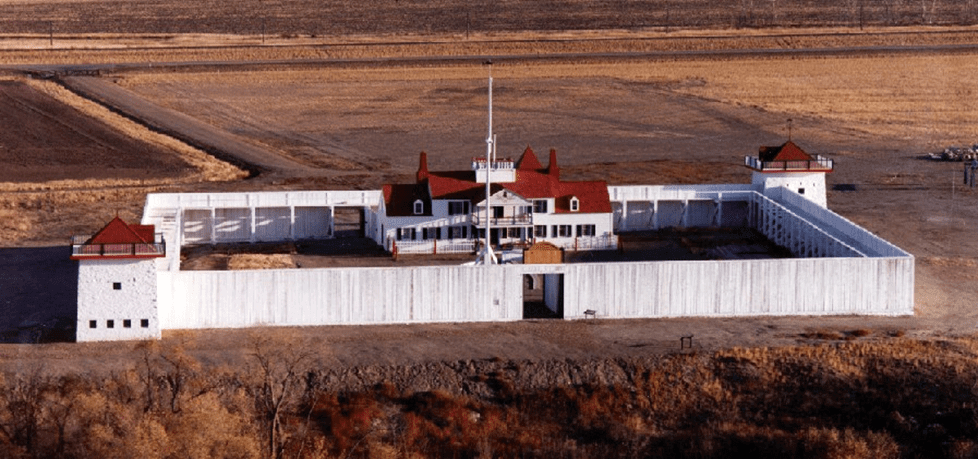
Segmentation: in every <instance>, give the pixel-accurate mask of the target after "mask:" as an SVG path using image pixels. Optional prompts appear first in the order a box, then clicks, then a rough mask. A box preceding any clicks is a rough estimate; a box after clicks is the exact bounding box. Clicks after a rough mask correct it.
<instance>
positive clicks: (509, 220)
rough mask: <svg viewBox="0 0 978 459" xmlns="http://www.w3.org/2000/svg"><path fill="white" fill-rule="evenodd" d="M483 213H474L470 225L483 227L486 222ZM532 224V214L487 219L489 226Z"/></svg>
mask: <svg viewBox="0 0 978 459" xmlns="http://www.w3.org/2000/svg"><path fill="white" fill-rule="evenodd" d="M484 214H485V211H483V213H482V214H480V213H474V214H472V224H473V225H476V226H478V225H484V224H485V222H486V217H485V215H484ZM531 222H533V214H521V215H510V216H503V217H491V218H490V219H489V224H491V225H529V224H530V223H531Z"/></svg>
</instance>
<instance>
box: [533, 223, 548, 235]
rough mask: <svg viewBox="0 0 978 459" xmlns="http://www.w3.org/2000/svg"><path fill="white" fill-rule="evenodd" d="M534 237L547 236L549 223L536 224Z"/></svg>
mask: <svg viewBox="0 0 978 459" xmlns="http://www.w3.org/2000/svg"><path fill="white" fill-rule="evenodd" d="M533 237H547V225H536V226H534V227H533Z"/></svg>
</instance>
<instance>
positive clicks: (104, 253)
mask: <svg viewBox="0 0 978 459" xmlns="http://www.w3.org/2000/svg"><path fill="white" fill-rule="evenodd" d="M155 236H156V228H155V227H154V226H153V225H130V224H128V223H126V222H125V221H124V220H122V219H121V218H119V217H118V216H116V217H115V218H113V219H112V221H110V222H109V223H108V224H106V225H105V226H104V227H102V229H100V230H99V231H98V232H97V233H95V235H94V236H92V237H90V238H88V239H86V240H85V241H84V242H81V243H78V242H75V241H76V240H78V239H79V238H72V247H71V251H72V254H71V258H72V259H75V260H81V259H91V258H156V257H162V256H164V255H165V248H164V245H163V244H162V243H159V244H158V243H156V240H155Z"/></svg>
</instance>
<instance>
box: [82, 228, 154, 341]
mask: <svg viewBox="0 0 978 459" xmlns="http://www.w3.org/2000/svg"><path fill="white" fill-rule="evenodd" d="M165 255H166V245H165V244H164V242H163V238H162V236H161V235H159V234H157V233H156V232H155V228H154V226H153V225H129V224H127V223H126V222H124V221H123V220H122V219H121V218H119V217H115V218H114V219H112V221H110V222H109V224H107V225H105V227H104V228H102V229H101V230H99V232H97V233H95V235H94V236H91V237H88V236H74V237H72V241H71V259H72V260H78V323H77V326H76V329H75V330H76V331H75V333H76V334H75V339H76V341H78V342H84V341H115V340H138V339H159V338H160V323H159V318H158V317H159V314H158V311H157V305H156V294H157V279H156V273H157V266H156V262H157V259H161V258H163V257H164V256H165Z"/></svg>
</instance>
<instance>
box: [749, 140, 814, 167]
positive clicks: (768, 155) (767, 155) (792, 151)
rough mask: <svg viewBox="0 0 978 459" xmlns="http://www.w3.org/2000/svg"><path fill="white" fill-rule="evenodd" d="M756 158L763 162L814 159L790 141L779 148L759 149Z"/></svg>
mask: <svg viewBox="0 0 978 459" xmlns="http://www.w3.org/2000/svg"><path fill="white" fill-rule="evenodd" d="M757 156H758V157H759V158H760V159H761V161H764V162H769V161H813V160H814V159H815V158H812V155H809V154H808V153H805V151H804V150H802V149H801V148H800V147H798V145H795V143H794V142H792V141H790V140H789V141H787V142H785V143H784V145H781V146H779V147H761V148H760V149H759V150H758V153H757Z"/></svg>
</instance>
